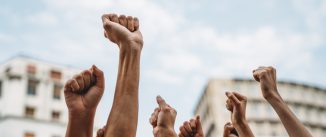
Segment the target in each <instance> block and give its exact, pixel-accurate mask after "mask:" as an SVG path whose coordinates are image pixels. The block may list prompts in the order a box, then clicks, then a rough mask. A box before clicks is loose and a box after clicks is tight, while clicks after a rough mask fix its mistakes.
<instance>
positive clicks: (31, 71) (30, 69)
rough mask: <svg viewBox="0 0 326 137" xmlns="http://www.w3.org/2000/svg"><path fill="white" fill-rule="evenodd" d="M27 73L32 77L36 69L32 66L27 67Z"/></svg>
mask: <svg viewBox="0 0 326 137" xmlns="http://www.w3.org/2000/svg"><path fill="white" fill-rule="evenodd" d="M26 69H27V73H28V74H32V75H34V74H35V73H36V67H35V66H34V65H32V64H29V65H27V68H26Z"/></svg>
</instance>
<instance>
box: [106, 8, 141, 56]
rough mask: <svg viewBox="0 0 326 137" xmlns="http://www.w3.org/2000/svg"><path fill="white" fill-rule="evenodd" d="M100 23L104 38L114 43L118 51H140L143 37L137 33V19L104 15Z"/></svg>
mask: <svg viewBox="0 0 326 137" xmlns="http://www.w3.org/2000/svg"><path fill="white" fill-rule="evenodd" d="M102 21H103V27H104V29H105V31H104V36H105V37H106V38H108V39H110V40H111V41H112V42H114V43H116V44H117V45H118V46H119V47H120V49H124V48H127V49H129V48H132V49H138V50H141V49H142V46H143V37H142V34H141V32H140V31H139V20H138V19H137V18H135V17H131V16H127V17H126V16H125V15H120V16H119V17H118V16H117V15H116V14H104V15H103V16H102Z"/></svg>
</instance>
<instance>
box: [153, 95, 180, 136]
mask: <svg viewBox="0 0 326 137" xmlns="http://www.w3.org/2000/svg"><path fill="white" fill-rule="evenodd" d="M156 101H157V103H158V105H159V107H158V108H156V109H155V110H154V112H153V113H152V116H151V118H150V119H149V121H150V123H151V125H152V126H153V134H154V136H155V137H157V136H166V137H176V136H177V135H176V133H175V131H174V122H175V118H176V116H177V111H176V110H175V109H174V108H172V107H171V106H170V105H168V104H167V103H166V102H165V100H164V99H163V98H162V97H160V96H157V97H156ZM158 134H160V135H158Z"/></svg>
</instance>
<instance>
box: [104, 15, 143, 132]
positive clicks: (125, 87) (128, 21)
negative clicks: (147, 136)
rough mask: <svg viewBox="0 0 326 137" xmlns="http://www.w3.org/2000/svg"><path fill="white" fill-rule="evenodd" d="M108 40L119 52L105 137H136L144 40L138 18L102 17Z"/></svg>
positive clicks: (122, 16)
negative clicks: (115, 81)
mask: <svg viewBox="0 0 326 137" xmlns="http://www.w3.org/2000/svg"><path fill="white" fill-rule="evenodd" d="M102 20H103V25H104V29H105V37H106V38H108V39H110V40H111V41H112V42H114V43H115V44H117V45H118V47H119V50H120V57H119V69H118V78H117V83H116V89H115V94H114V100H113V104H112V108H111V112H110V115H109V118H108V121H107V129H106V132H105V137H135V136H136V130H137V121H138V86H139V73H140V54H141V49H142V47H143V38H142V35H141V32H140V31H139V22H138V19H137V18H134V17H131V16H128V17H126V16H124V15H121V16H119V17H118V16H117V15H116V14H106V15H103V16H102Z"/></svg>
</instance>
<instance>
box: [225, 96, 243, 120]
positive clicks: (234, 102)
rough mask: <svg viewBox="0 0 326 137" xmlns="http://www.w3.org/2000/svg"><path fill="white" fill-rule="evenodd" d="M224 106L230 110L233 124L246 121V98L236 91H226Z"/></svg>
mask: <svg viewBox="0 0 326 137" xmlns="http://www.w3.org/2000/svg"><path fill="white" fill-rule="evenodd" d="M225 94H226V96H227V97H228V100H227V101H226V108H227V109H228V110H229V111H230V112H231V121H232V123H233V124H235V125H239V124H244V123H245V122H246V105H247V98H246V97H245V96H243V95H241V94H239V93H237V92H226V93H225Z"/></svg>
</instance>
